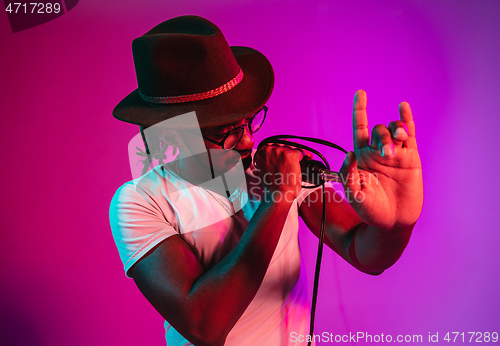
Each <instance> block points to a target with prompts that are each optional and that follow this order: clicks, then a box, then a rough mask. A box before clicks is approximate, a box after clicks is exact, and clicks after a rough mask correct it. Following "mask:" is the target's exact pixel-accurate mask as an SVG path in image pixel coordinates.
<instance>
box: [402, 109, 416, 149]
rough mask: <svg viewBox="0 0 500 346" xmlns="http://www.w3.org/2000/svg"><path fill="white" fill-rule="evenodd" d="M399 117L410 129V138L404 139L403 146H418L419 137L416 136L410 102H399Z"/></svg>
mask: <svg viewBox="0 0 500 346" xmlns="http://www.w3.org/2000/svg"><path fill="white" fill-rule="evenodd" d="M399 117H400V119H401V121H403V122H404V123H405V124H406V128H407V129H408V139H407V140H406V141H404V144H403V146H404V147H407V148H415V149H416V148H417V139H416V138H415V122H414V121H413V115H412V113H411V108H410V105H409V104H408V102H401V103H400V104H399Z"/></svg>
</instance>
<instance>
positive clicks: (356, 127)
mask: <svg viewBox="0 0 500 346" xmlns="http://www.w3.org/2000/svg"><path fill="white" fill-rule="evenodd" d="M352 130H353V137H354V149H360V148H364V147H367V146H368V144H369V142H370V132H369V131H368V116H367V115H366V92H365V91H364V90H358V91H356V94H354V106H353V111H352Z"/></svg>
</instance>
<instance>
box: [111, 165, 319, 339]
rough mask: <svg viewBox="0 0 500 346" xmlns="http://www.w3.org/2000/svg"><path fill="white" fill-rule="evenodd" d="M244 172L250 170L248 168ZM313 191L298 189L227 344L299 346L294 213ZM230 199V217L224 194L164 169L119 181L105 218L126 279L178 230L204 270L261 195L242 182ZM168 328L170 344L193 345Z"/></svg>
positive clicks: (301, 325)
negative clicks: (261, 276)
mask: <svg viewBox="0 0 500 346" xmlns="http://www.w3.org/2000/svg"><path fill="white" fill-rule="evenodd" d="M245 174H247V175H253V173H252V172H251V170H250V169H248V170H246V171H245ZM254 177H255V176H254ZM243 183H244V182H243ZM312 191H313V189H302V191H301V193H300V195H299V197H298V198H297V199H295V201H294V203H293V205H292V206H291V208H290V211H289V213H288V217H287V219H286V223H285V225H284V227H283V231H282V233H281V237H280V239H279V242H278V245H277V247H276V250H275V252H274V255H273V257H272V259H271V262H270V264H269V268H268V270H267V272H266V275H265V276H264V279H263V281H262V284H261V286H260V288H259V290H258V292H257V294H256V295H255V298H254V299H253V301H252V302H251V303H250V305H249V306H248V308H247V309H246V310H245V312H244V313H243V315H242V316H241V317H240V319H239V320H238V322H237V323H236V324H235V326H234V327H233V329H232V330H231V331H230V333H229V334H228V336H227V339H226V343H225V345H228V346H232V345H237V346H244V345H252V346H254V345H273V346H278V345H286V346H291V345H301V344H304V343H299V342H292V340H294V341H295V340H297V338H292V337H291V333H296V334H294V335H307V333H308V332H309V318H310V316H309V303H308V301H307V287H306V279H305V276H304V275H300V268H301V259H300V248H299V241H298V225H299V223H298V217H299V206H300V203H301V202H302V201H303V200H304V199H305V197H306V196H307V195H308V194H309V193H311V192H312ZM235 196H236V197H237V198H235ZM235 199H237V200H239V201H240V202H241V210H239V211H238V212H236V213H235V214H234V215H232V216H231V213H232V211H233V210H234V209H233V210H232V209H231V208H232V206H231V203H230V202H229V200H228V198H226V197H225V196H222V195H220V194H217V193H216V192H213V191H210V190H208V189H205V188H202V187H199V186H195V185H192V184H191V183H189V182H187V181H185V180H182V179H181V178H179V177H178V176H177V175H175V174H174V173H172V172H169V171H167V170H165V169H163V168H162V167H161V166H157V167H156V168H154V169H153V170H151V171H150V172H148V173H146V174H145V175H144V176H142V177H141V178H139V179H138V180H135V181H131V182H128V183H126V184H124V185H123V186H122V187H120V188H119V189H118V191H117V192H116V194H115V196H114V197H113V200H112V202H111V206H110V222H111V229H112V232H113V237H114V240H115V243H116V246H117V248H118V252H119V254H120V257H121V260H122V262H123V265H124V268H125V273H126V275H127V276H128V277H130V273H129V270H130V268H131V267H132V266H133V265H134V263H136V262H137V261H138V260H139V259H140V258H141V257H142V256H144V255H145V254H146V253H147V252H148V251H149V250H151V249H152V248H153V247H155V246H156V245H157V244H159V243H160V242H162V241H163V240H165V239H166V238H168V237H169V236H171V235H176V234H177V235H180V236H181V237H182V238H183V239H184V240H185V241H186V242H187V243H188V244H189V245H190V247H191V248H192V249H193V252H194V254H195V255H196V257H198V259H199V261H200V262H201V264H202V265H203V267H204V268H205V269H206V270H209V269H210V268H211V267H213V266H214V265H215V264H217V263H218V262H219V261H220V260H221V259H222V258H224V257H225V256H226V255H227V254H228V253H229V252H230V251H231V250H232V249H233V248H234V246H235V245H236V244H237V242H238V240H239V239H240V237H241V235H242V234H243V232H244V230H245V229H246V227H247V225H248V223H249V220H250V219H251V218H252V216H253V214H254V212H255V211H256V209H257V208H258V206H259V204H260V197H259V196H258V195H257V194H254V193H253V192H252V189H249V190H248V191H247V189H246V184H245V187H244V188H242V186H240V187H239V188H236V189H234V193H233V194H232V195H231V197H230V200H235ZM235 202H236V201H235ZM236 204H237V203H236ZM236 209H240V206H237V208H236ZM165 331H166V340H167V345H169V346H179V345H183V346H184V345H191V343H189V342H188V341H187V340H186V339H185V338H184V337H182V336H181V335H180V334H179V333H178V332H177V331H176V330H175V329H174V328H172V327H171V326H170V324H169V323H168V322H167V321H165Z"/></svg>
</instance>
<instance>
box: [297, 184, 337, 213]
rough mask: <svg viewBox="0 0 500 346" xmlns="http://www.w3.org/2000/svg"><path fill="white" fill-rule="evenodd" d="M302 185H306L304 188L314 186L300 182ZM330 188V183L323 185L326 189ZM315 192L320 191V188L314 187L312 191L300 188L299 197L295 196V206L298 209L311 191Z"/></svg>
mask: <svg viewBox="0 0 500 346" xmlns="http://www.w3.org/2000/svg"><path fill="white" fill-rule="evenodd" d="M302 184H303V185H306V186H314V185H313V184H309V183H306V182H302ZM328 186H329V187H332V184H331V183H330V182H326V183H325V188H326V187H328ZM317 190H321V186H318V187H315V188H312V189H308V188H304V187H303V188H302V189H301V191H300V193H299V195H298V196H297V206H298V207H300V205H301V204H302V202H304V200H305V199H306V198H307V196H309V195H310V194H311V193H312V192H313V191H317Z"/></svg>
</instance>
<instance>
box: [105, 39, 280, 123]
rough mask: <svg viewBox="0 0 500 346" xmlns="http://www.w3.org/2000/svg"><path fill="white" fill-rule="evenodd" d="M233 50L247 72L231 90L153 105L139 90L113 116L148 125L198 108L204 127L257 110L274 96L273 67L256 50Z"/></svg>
mask: <svg viewBox="0 0 500 346" xmlns="http://www.w3.org/2000/svg"><path fill="white" fill-rule="evenodd" d="M231 50H232V52H233V54H234V57H235V58H236V61H237V62H238V65H239V66H240V67H241V70H242V71H243V79H242V81H241V82H240V83H239V84H238V85H237V86H235V87H234V88H232V89H231V90H229V91H228V92H226V93H224V94H222V95H219V96H216V97H212V98H209V99H205V100H201V101H192V102H185V103H174V104H168V105H152V104H149V103H147V102H146V101H144V100H143V99H142V98H141V96H140V95H139V91H138V89H136V90H134V91H133V92H131V93H130V94H129V95H128V96H127V97H125V98H124V99H123V100H122V101H121V102H120V103H119V104H118V105H117V106H116V107H115V109H114V110H113V116H114V117H115V118H116V119H118V120H122V121H125V122H128V123H132V124H136V125H141V126H144V127H148V126H152V125H154V124H157V123H159V122H161V121H163V120H166V119H170V118H173V117H175V116H178V115H182V114H185V113H188V112H192V111H195V112H196V116H197V118H198V123H199V126H200V127H201V128H204V127H210V126H216V125H224V124H226V123H230V122H232V121H235V120H239V119H242V118H244V117H247V116H248V115H250V114H252V113H255V112H256V111H258V110H259V109H260V108H262V107H263V106H264V105H265V103H266V102H267V100H268V99H269V97H270V96H271V93H272V91H273V87H274V73H273V68H272V66H271V63H270V62H269V60H267V58H266V57H265V56H264V55H263V54H261V53H260V52H258V51H257V50H255V49H252V48H248V47H238V46H235V47H231Z"/></svg>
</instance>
